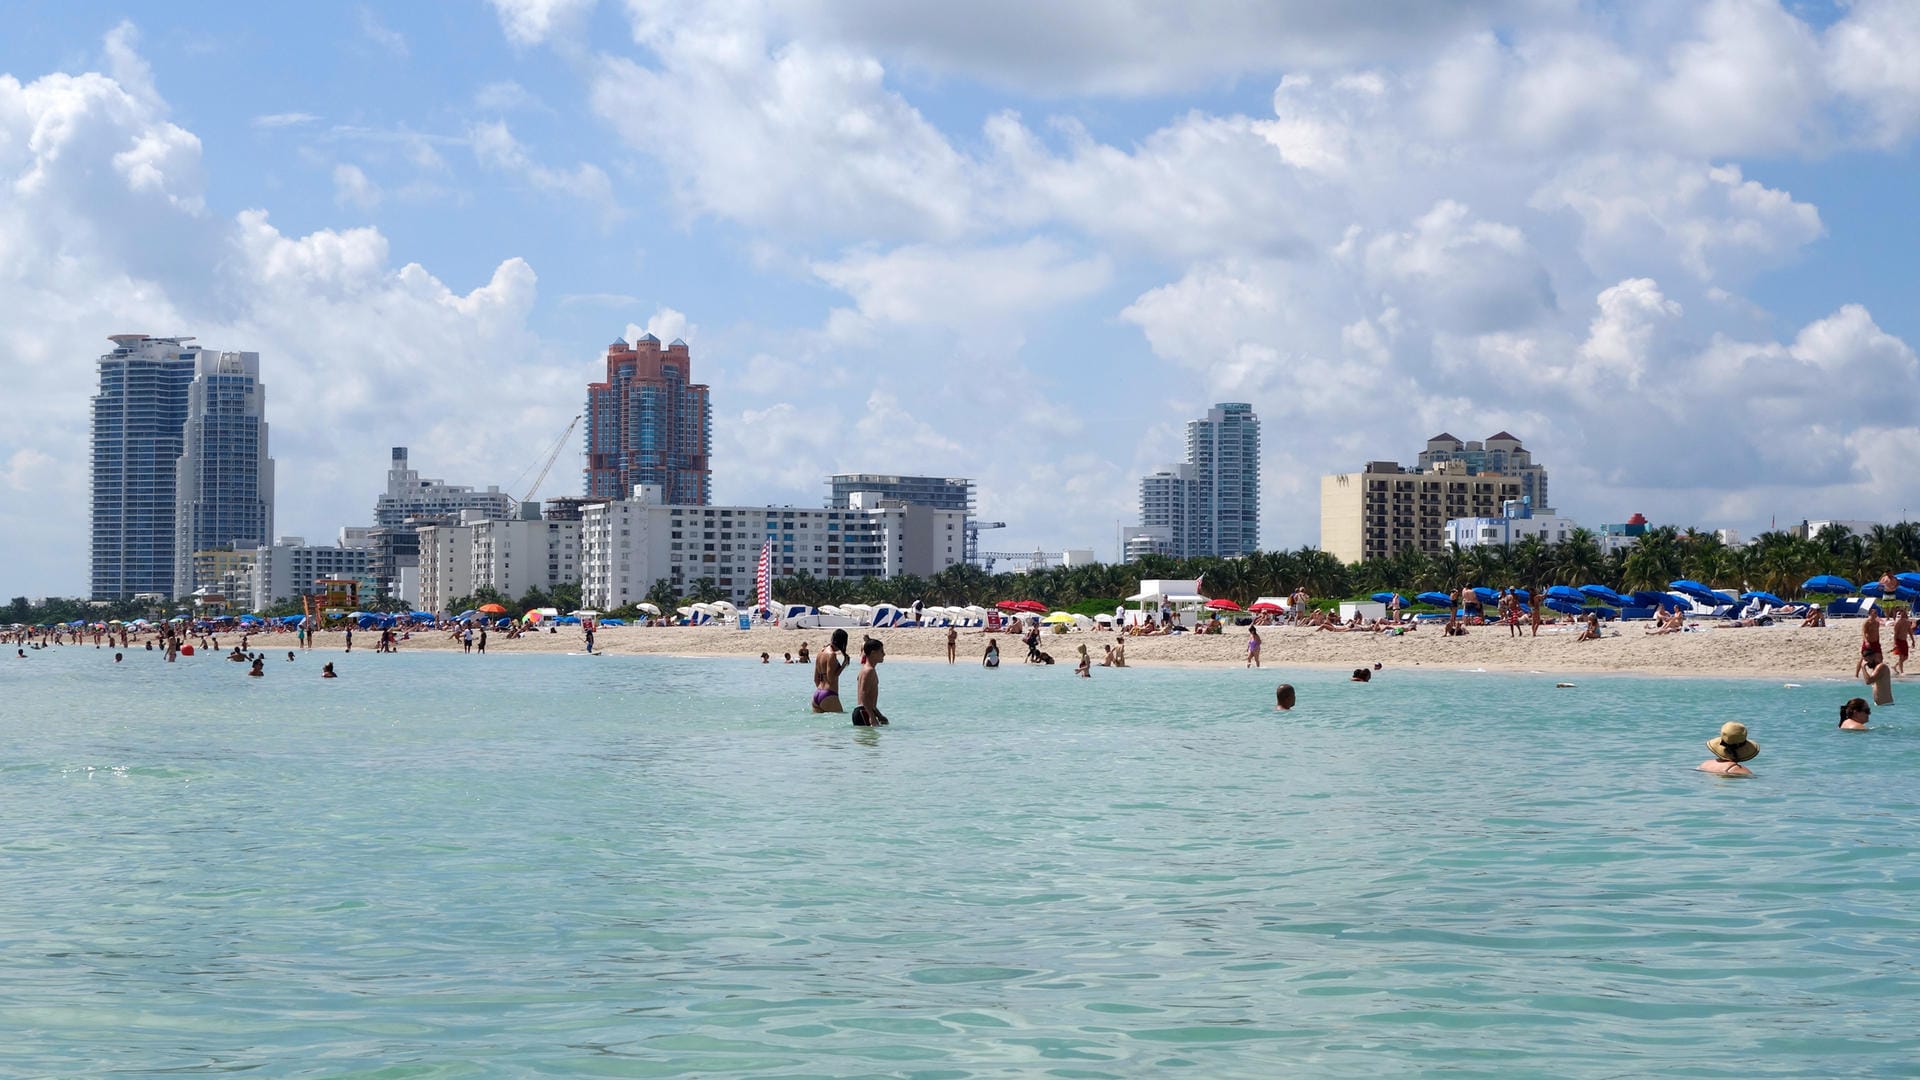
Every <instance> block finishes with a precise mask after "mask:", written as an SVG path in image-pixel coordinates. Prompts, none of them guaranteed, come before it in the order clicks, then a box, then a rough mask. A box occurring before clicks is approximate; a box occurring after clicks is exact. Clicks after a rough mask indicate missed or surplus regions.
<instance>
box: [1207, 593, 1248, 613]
mask: <svg viewBox="0 0 1920 1080" xmlns="http://www.w3.org/2000/svg"><path fill="white" fill-rule="evenodd" d="M1207 610H1208V611H1239V610H1240V605H1239V604H1236V603H1234V602H1233V601H1231V600H1229V599H1227V598H1226V597H1224V596H1222V597H1220V598H1219V599H1217V600H1209V601H1207Z"/></svg>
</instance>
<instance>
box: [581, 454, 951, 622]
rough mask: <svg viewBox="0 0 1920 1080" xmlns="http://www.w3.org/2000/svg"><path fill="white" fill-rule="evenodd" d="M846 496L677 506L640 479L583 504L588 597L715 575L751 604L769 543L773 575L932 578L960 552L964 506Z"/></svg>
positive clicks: (602, 599)
mask: <svg viewBox="0 0 1920 1080" xmlns="http://www.w3.org/2000/svg"><path fill="white" fill-rule="evenodd" d="M850 502H851V504H852V505H850V506H849V507H848V508H847V509H845V510H834V509H824V510H813V509H795V508H794V507H791V506H787V507H776V506H691V505H673V504H669V503H666V502H663V501H662V500H661V492H660V488H659V487H658V486H657V485H652V484H644V485H641V486H640V487H639V488H638V489H637V490H636V492H635V494H634V497H633V498H631V499H617V500H609V501H607V502H605V503H599V504H596V505H593V506H589V507H587V509H586V516H585V518H584V519H583V520H582V521H581V523H580V562H581V566H582V580H581V597H582V600H583V601H584V602H585V603H586V605H587V606H588V607H593V608H599V609H602V610H605V609H607V608H616V607H623V606H625V605H627V604H630V603H634V602H636V601H638V600H641V599H644V598H645V597H646V595H647V593H648V592H649V591H650V590H651V589H652V588H653V585H654V583H655V582H656V581H663V580H664V581H666V582H667V583H668V585H669V587H671V588H672V589H673V590H674V592H675V593H676V594H677V595H685V594H686V593H687V591H688V590H689V589H690V588H691V586H692V585H693V583H694V582H696V581H698V580H699V579H701V578H712V579H713V581H714V585H715V587H716V588H718V589H719V590H721V591H722V592H724V593H725V594H726V595H727V597H728V598H729V599H731V600H732V601H733V602H734V603H735V604H739V605H740V606H742V607H746V606H748V605H750V604H752V603H753V602H754V586H755V584H756V572H757V568H758V564H759V559H760V552H761V550H762V548H763V546H764V545H765V544H767V543H768V542H771V543H772V545H773V552H772V563H773V573H774V576H775V577H791V576H793V575H795V574H798V573H801V572H803V571H804V572H805V573H808V574H811V575H812V576H814V577H821V578H868V577H895V576H898V575H900V574H915V575H918V576H920V577H932V576H933V575H934V574H937V573H939V572H940V571H942V570H944V569H946V568H947V567H949V566H953V565H956V564H958V563H959V562H960V561H961V560H962V558H963V557H964V552H965V549H966V529H965V526H966V513H965V512H964V511H960V510H936V509H934V508H932V507H930V506H914V505H909V504H907V503H901V502H895V501H892V500H878V501H876V502H875V503H874V504H871V505H870V504H869V503H868V501H867V500H866V499H865V498H864V496H856V497H854V498H852V499H851V500H850ZM774 599H776V600H778V599H779V597H775V598H774ZM902 599H903V600H904V599H905V598H902Z"/></svg>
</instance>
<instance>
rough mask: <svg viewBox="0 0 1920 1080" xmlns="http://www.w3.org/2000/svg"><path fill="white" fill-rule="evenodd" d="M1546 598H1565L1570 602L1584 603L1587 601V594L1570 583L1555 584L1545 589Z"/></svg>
mask: <svg viewBox="0 0 1920 1080" xmlns="http://www.w3.org/2000/svg"><path fill="white" fill-rule="evenodd" d="M1547 599H1549V600H1565V601H1567V602H1568V603H1572V604H1584V603H1586V602H1587V594H1586V593H1584V592H1582V591H1580V590H1579V589H1576V588H1574V587H1573V586H1571V585H1555V586H1553V587H1552V588H1550V589H1548V590H1547Z"/></svg>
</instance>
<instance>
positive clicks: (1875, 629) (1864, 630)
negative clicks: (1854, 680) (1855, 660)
mask: <svg viewBox="0 0 1920 1080" xmlns="http://www.w3.org/2000/svg"><path fill="white" fill-rule="evenodd" d="M1880 651H1881V649H1880V612H1879V609H1878V608H1875V607H1869V608H1868V609H1867V617H1866V618H1864V619H1862V620H1860V658H1861V660H1863V661H1864V660H1865V659H1866V658H1867V655H1868V654H1870V653H1871V654H1873V655H1879V653H1880ZM1855 670H1856V671H1857V670H1859V669H1858V668H1856V669H1855Z"/></svg>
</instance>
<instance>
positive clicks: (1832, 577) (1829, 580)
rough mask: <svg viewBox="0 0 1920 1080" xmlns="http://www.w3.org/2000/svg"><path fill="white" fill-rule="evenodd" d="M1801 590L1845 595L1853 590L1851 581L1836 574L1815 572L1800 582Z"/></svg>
mask: <svg viewBox="0 0 1920 1080" xmlns="http://www.w3.org/2000/svg"><path fill="white" fill-rule="evenodd" d="M1800 590H1801V591H1802V592H1810V593H1832V594H1834V595H1835V596H1845V595H1847V594H1848V593H1850V592H1852V591H1853V582H1851V581H1848V580H1847V579H1846V578H1843V577H1841V576H1839V575H1838V574H1817V575H1815V576H1813V577H1810V578H1808V579H1807V580H1805V581H1803V582H1801V583H1800Z"/></svg>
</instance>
